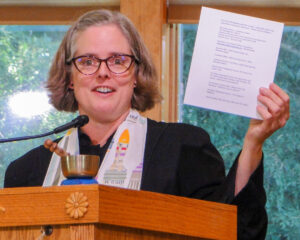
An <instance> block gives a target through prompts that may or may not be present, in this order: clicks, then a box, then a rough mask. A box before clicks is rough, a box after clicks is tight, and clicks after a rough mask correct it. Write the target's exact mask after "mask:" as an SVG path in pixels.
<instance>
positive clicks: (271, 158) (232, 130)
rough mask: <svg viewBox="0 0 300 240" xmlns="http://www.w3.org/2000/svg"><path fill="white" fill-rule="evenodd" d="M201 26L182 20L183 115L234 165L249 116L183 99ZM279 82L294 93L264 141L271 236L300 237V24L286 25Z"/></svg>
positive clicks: (279, 238) (276, 239) (274, 238)
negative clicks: (281, 122) (283, 121)
mask: <svg viewBox="0 0 300 240" xmlns="http://www.w3.org/2000/svg"><path fill="white" fill-rule="evenodd" d="M196 32H197V25H182V26H181V45H182V46H181V47H180V49H181V53H180V56H181V57H180V59H181V61H182V66H181V71H180V72H181V76H180V89H181V92H180V96H179V101H180V103H181V104H180V106H181V108H180V110H179V112H180V116H179V118H180V120H181V121H182V122H185V123H190V124H193V125H197V126H200V127H202V128H204V129H206V130H207V131H208V133H209V134H210V136H211V139H212V142H213V143H214V144H215V146H216V147H217V149H218V150H219V151H220V152H221V154H222V156H223V158H224V161H225V165H226V168H227V170H228V168H229V167H230V166H231V164H232V163H233V161H234V159H235V157H236V155H237V154H238V153H239V151H240V149H241V147H242V144H243V142H242V141H243V137H244V135H245V133H246V130H247V128H248V123H249V119H247V118H243V117H239V116H234V115H231V114H226V113H221V112H214V111H209V110H205V109H199V108H196V107H192V106H187V105H182V101H183V96H184V89H185V86H186V83H187V79H188V73H189V68H190V63H191V57H192V53H193V48H194V42H195V37H196ZM266 66H267V63H266ZM274 82H275V83H277V84H278V85H279V86H280V87H281V88H283V89H284V90H285V91H286V92H287V93H288V94H289V96H290V102H291V109H290V111H291V116H290V120H289V121H288V123H287V125H286V126H285V127H284V128H283V129H281V130H279V131H277V132H276V133H275V134H274V135H273V136H271V137H270V138H269V139H268V140H267V141H266V143H265V145H264V166H265V176H264V179H265V183H264V186H265V189H266V192H267V212H268V218H269V225H268V233H267V238H266V239H269V240H271V239H272V240H288V239H290V240H295V239H300V201H299V199H300V187H299V186H300V144H299V143H300V136H299V135H300V125H299V122H300V27H285V29H284V33H283V38H282V43H281V48H280V54H279V59H278V64H277V69H276V76H275V80H274Z"/></svg>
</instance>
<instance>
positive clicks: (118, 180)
mask: <svg viewBox="0 0 300 240" xmlns="http://www.w3.org/2000/svg"><path fill="white" fill-rule="evenodd" d="M146 134H147V119H146V118H144V117H142V116H141V115H140V114H139V113H138V112H137V111H135V110H132V109H131V110H130V113H129V114H128V116H127V118H126V120H125V121H124V122H123V123H121V124H120V126H119V127H118V129H117V131H116V133H115V134H114V137H113V139H112V140H111V143H110V145H109V147H108V150H107V152H106V154H105V156H104V159H103V161H102V164H101V166H100V168H99V171H98V174H97V176H96V177H95V179H96V180H97V181H98V183H99V184H105V185H110V186H116V187H122V188H130V189H136V190H139V189H140V185H141V179H142V171H143V161H144V151H145V143H146ZM58 146H59V147H60V148H63V149H65V151H66V152H68V153H70V155H78V154H79V140H78V129H77V128H73V129H70V130H69V131H68V132H67V133H66V135H65V136H64V137H63V138H62V139H61V140H60V141H59V143H58ZM64 179H65V177H64V176H63V174H62V171H61V165H60V157H59V156H58V155H57V154H55V153H53V154H52V158H51V161H50V164H49V167H48V171H47V174H46V177H45V179H44V183H43V186H53V185H60V183H61V182H62V180H64Z"/></svg>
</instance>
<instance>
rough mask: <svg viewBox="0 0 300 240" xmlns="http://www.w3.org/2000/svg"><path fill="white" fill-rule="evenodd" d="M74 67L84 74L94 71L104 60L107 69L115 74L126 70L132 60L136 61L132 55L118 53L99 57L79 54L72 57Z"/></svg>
mask: <svg viewBox="0 0 300 240" xmlns="http://www.w3.org/2000/svg"><path fill="white" fill-rule="evenodd" d="M72 62H73V63H74V65H75V67H76V68H77V70H78V71H79V72H81V73H82V74H84V75H92V74H94V73H96V72H97V71H98V70H99V68H100V66H101V63H102V62H105V64H106V66H107V68H108V69H109V71H111V72H112V73H115V74H121V73H124V72H126V71H127V70H128V69H129V68H130V66H131V64H132V63H133V62H136V63H137V62H138V61H137V60H136V59H135V57H134V56H132V55H127V54H118V55H113V56H111V57H108V58H105V59H101V58H97V57H95V56H79V57H75V58H73V59H72Z"/></svg>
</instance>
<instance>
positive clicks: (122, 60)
mask: <svg viewBox="0 0 300 240" xmlns="http://www.w3.org/2000/svg"><path fill="white" fill-rule="evenodd" d="M110 60H111V61H110V63H111V64H113V65H126V62H128V59H127V56H122V55H118V56H113V57H112V58H111V59H110Z"/></svg>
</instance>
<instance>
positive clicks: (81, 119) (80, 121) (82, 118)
mask: <svg viewBox="0 0 300 240" xmlns="http://www.w3.org/2000/svg"><path fill="white" fill-rule="evenodd" d="M88 122H89V117H88V116H86V115H79V116H78V117H77V118H75V119H73V120H72V121H71V122H68V123H66V124H64V125H62V126H60V127H57V128H55V129H54V130H52V131H51V132H47V133H43V134H39V135H33V136H25V137H16V138H7V139H0V143H6V142H15V141H22V140H28V139H34V138H41V137H46V136H48V135H51V134H54V133H55V134H56V133H60V132H63V131H65V130H67V129H69V128H72V127H82V126H84V125H85V124H87V123H88Z"/></svg>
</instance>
